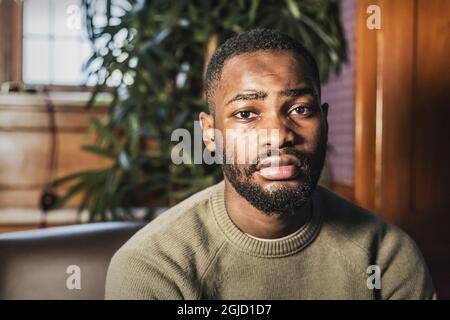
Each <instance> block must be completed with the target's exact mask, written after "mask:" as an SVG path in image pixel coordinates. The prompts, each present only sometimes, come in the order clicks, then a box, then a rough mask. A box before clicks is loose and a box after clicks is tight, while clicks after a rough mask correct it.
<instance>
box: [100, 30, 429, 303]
mask: <svg viewBox="0 0 450 320" xmlns="http://www.w3.org/2000/svg"><path fill="white" fill-rule="evenodd" d="M205 90H206V97H207V100H208V104H209V107H210V114H206V113H202V114H201V115H200V121H201V125H202V130H203V140H204V142H205V145H206V147H207V148H208V150H210V151H211V152H215V153H217V154H220V155H222V156H223V157H222V158H223V159H226V161H224V163H223V164H222V169H223V173H224V181H223V182H221V183H219V184H217V185H215V186H212V187H210V188H208V189H206V190H204V191H202V192H199V193H198V194H195V195H193V196H192V197H190V198H189V199H187V200H185V201H183V202H181V203H179V204H178V205H176V206H175V207H173V208H171V209H170V210H168V211H167V212H166V213H164V214H162V215H161V216H159V217H158V218H156V219H155V220H153V221H152V222H151V223H149V224H148V225H147V226H146V227H145V228H143V229H142V230H141V231H139V232H138V233H137V234H136V235H135V236H133V237H132V239H130V240H129V241H128V242H127V243H126V244H125V245H124V246H123V247H122V248H121V249H120V250H119V251H118V252H117V253H116V254H115V256H114V257H113V259H112V261H111V264H110V267H109V270H108V276H107V284H106V298H109V299H431V298H435V293H434V289H433V285H432V283H431V279H430V276H429V273H428V270H427V267H426V265H425V263H424V261H423V258H422V256H421V254H420V252H419V250H418V249H417V247H416V246H415V244H414V242H413V241H412V240H411V239H410V238H409V237H408V236H407V235H406V234H405V233H403V232H402V231H401V230H399V229H398V228H396V227H394V226H392V225H390V224H389V223H387V222H384V221H383V220H381V219H380V218H379V217H377V216H375V215H374V214H372V213H370V212H368V211H366V210H364V209H362V208H359V207H357V206H356V205H354V204H352V203H350V202H347V201H346V200H344V199H342V198H340V197H338V196H337V195H335V194H334V193H332V192H331V191H328V190H326V189H324V188H323V187H320V186H317V182H318V179H319V176H320V172H321V170H322V167H323V163H324V159H325V155H326V144H327V132H328V124H327V120H326V117H327V112H328V105H327V104H326V103H324V104H321V101H320V80H319V75H318V68H317V65H316V62H315V60H314V58H313V57H312V56H311V54H309V53H308V51H306V50H305V49H304V48H303V47H302V46H301V45H300V44H299V43H298V42H296V41H295V40H293V39H292V38H290V37H289V36H287V35H284V34H281V33H279V32H276V31H271V30H266V29H256V30H252V31H249V32H245V33H242V34H239V35H237V36H235V37H233V38H231V39H229V40H228V41H227V42H225V43H224V44H223V45H222V46H221V47H220V48H219V49H218V50H217V51H216V52H215V54H214V55H213V57H212V58H211V61H210V62H209V65H208V70H207V73H206V85H205ZM212 129H215V130H212ZM255 130H256V131H257V132H260V131H258V130H263V131H264V130H270V131H274V132H276V134H266V135H262V134H261V135H259V134H258V136H257V140H256V142H255V143H254V144H252V145H251V147H252V148H250V147H249V145H248V144H245V143H244V141H246V140H247V138H249V135H250V134H253V133H254V132H255ZM225 131H231V132H232V133H233V132H234V138H235V137H236V135H237V136H238V137H239V141H240V142H242V144H240V143H238V144H237V145H236V144H231V141H230V140H229V137H233V135H230V136H228V135H227V134H225ZM217 132H222V133H223V134H222V138H221V139H218V136H217V134H215V133H217ZM230 144H231V145H232V147H230ZM242 145H244V146H245V149H246V151H247V152H248V153H247V154H248V158H249V159H250V161H248V162H244V163H238V161H236V160H237V156H236V152H238V149H240V148H242ZM255 146H256V147H257V148H255Z"/></svg>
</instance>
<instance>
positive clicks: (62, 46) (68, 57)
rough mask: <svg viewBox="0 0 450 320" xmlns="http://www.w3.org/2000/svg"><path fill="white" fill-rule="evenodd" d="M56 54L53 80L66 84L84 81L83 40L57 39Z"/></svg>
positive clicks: (78, 83) (55, 44) (77, 83)
mask: <svg viewBox="0 0 450 320" xmlns="http://www.w3.org/2000/svg"><path fill="white" fill-rule="evenodd" d="M54 56H55V58H54V59H53V75H54V77H53V81H52V82H54V83H58V84H66V85H80V84H83V83H84V75H83V72H82V67H83V62H84V61H83V59H82V43H81V42H79V41H77V40H56V41H55V42H54Z"/></svg>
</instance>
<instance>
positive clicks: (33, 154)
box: [0, 94, 109, 208]
mask: <svg viewBox="0 0 450 320" xmlns="http://www.w3.org/2000/svg"><path fill="white" fill-rule="evenodd" d="M75 96H76V95H75ZM66 97H69V98H70V95H67V96H66ZM76 97H77V96H76ZM78 98H79V97H78ZM54 100H55V101H56V102H57V103H58V104H57V105H55V119H56V125H57V128H58V134H57V142H58V143H57V163H56V168H55V169H56V171H55V172H54V173H53V177H61V176H64V175H67V174H71V173H73V172H76V171H80V170H86V169H96V168H103V167H105V166H107V165H108V164H109V161H107V160H105V159H103V158H100V157H98V156H96V155H93V154H89V153H87V152H85V151H82V150H81V146H82V145H83V144H91V143H92V142H93V137H92V136H87V135H86V132H87V129H88V127H89V125H90V121H91V117H101V116H103V115H104V114H105V113H106V111H107V109H106V108H99V107H95V108H93V109H91V110H90V111H86V110H84V108H83V105H84V102H77V101H70V99H66V102H63V101H62V97H59V98H58V99H54ZM67 101H68V102H69V103H67ZM32 102H33V103H34V104H30V103H32ZM48 124H49V119H48V114H47V111H46V108H45V102H44V101H43V100H42V97H41V96H36V95H23V94H11V95H7V96H5V95H0V154H2V157H1V158H0V208H10V207H19V208H37V207H38V203H39V197H40V194H41V192H42V189H43V187H44V186H45V184H46V183H48V179H49V172H48V157H49V152H50V144H51V139H50V138H51V134H50V132H49V128H48ZM65 189H66V188H65V187H64V188H60V189H59V190H58V192H59V193H60V194H62V193H63V192H64V191H65ZM80 198H81V196H78V197H76V198H74V199H73V200H71V201H70V202H69V203H68V205H67V206H68V207H76V206H77V205H78V203H79V201H80Z"/></svg>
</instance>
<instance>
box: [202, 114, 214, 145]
mask: <svg viewBox="0 0 450 320" xmlns="http://www.w3.org/2000/svg"><path fill="white" fill-rule="evenodd" d="M198 118H199V120H200V127H201V128H202V133H203V134H202V135H203V142H204V143H205V145H206V148H207V149H208V150H209V152H214V151H216V142H215V137H214V118H213V116H212V115H210V114H207V113H206V112H200V115H199V116H198Z"/></svg>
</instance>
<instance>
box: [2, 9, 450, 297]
mask: <svg viewBox="0 0 450 320" xmlns="http://www.w3.org/2000/svg"><path fill="white" fill-rule="evenodd" d="M374 19H375V20H374ZM377 19H379V20H377ZM377 21H378V22H379V25H377V23H376V22H377ZM255 27H267V28H273V29H278V30H281V31H283V32H286V33H288V34H290V35H291V36H293V37H295V38H296V39H298V40H300V41H301V42H302V43H303V44H304V45H305V46H306V47H307V48H308V49H309V50H310V51H311V52H312V53H313V54H314V56H315V57H316V59H317V60H318V64H319V66H320V73H321V77H322V81H323V84H322V85H323V89H322V92H323V93H322V100H323V101H324V102H328V103H329V104H330V111H329V118H328V121H329V126H330V131H329V146H328V149H329V150H328V157H327V163H326V167H325V170H324V172H323V175H322V178H321V183H322V184H323V185H325V186H326V187H328V188H330V189H332V190H334V191H335V192H336V193H338V194H340V195H341V196H343V197H345V198H347V199H349V200H351V201H353V202H355V203H357V204H359V205H360V206H363V207H365V208H368V209H370V210H372V211H374V212H375V213H377V214H379V215H380V216H382V217H383V218H385V219H386V220H388V221H390V222H392V223H394V224H396V225H398V226H399V227H401V228H403V229H404V230H405V231H407V232H408V234H410V235H411V237H412V238H413V239H414V240H415V241H416V242H417V244H418V246H419V247H420V249H421V250H422V252H423V254H424V256H425V259H426V261H427V263H428V265H429V267H430V269H431V273H432V276H433V281H434V283H435V286H436V287H437V290H438V297H439V298H450V232H449V228H450V194H449V183H450V172H449V171H450V170H449V164H450V151H449V144H448V139H449V138H450V132H449V131H450V129H449V128H450V125H449V123H448V119H449V116H450V112H449V110H450V109H449V107H450V106H449V99H450V94H449V92H450V72H449V71H450V60H449V59H448V52H450V37H449V34H450V32H449V31H450V2H449V1H445V0H378V1H376V0H373V1H366V0H340V1H339V0H318V1H307V0H305V1H297V0H286V1H259V0H253V1H244V0H242V1H238V0H235V1H200V0H197V1H182V0H180V1H167V0H166V1H144V0H142V1H137V0H136V1H134V0H22V1H20V0H0V37H1V38H0V39H2V40H1V41H0V85H1V88H0V90H1V93H0V155H1V156H0V233H7V232H12V231H19V230H29V229H38V228H47V227H54V226H61V225H72V224H82V223H89V222H98V221H110V220H120V221H123V220H126V221H128V220H151V219H152V218H154V217H155V216H156V215H158V214H159V213H160V212H161V211H163V210H164V208H167V207H170V206H172V205H174V204H176V203H177V202H179V201H181V200H182V199H184V198H186V197H188V196H189V195H191V194H193V193H195V192H197V191H199V190H201V189H204V188H205V187H207V186H209V185H212V184H213V183H215V182H218V181H219V180H221V172H220V168H219V167H217V166H207V165H180V166H177V165H174V164H173V163H172V161H171V158H170V152H171V148H172V147H173V146H174V144H175V143H174V142H171V139H170V137H171V133H172V131H173V130H174V129H176V128H186V129H188V130H190V131H191V132H193V129H194V123H193V121H194V120H197V116H198V113H199V112H201V111H204V110H206V109H207V106H206V104H205V102H204V100H203V94H202V89H203V84H202V78H203V73H204V69H205V65H206V64H207V62H208V59H209V57H210V56H211V54H212V53H213V52H214V50H215V48H217V46H218V45H220V44H221V43H222V42H223V41H224V39H226V38H228V37H230V36H232V35H234V34H236V33H238V32H241V31H244V30H249V29H251V28H255Z"/></svg>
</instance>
